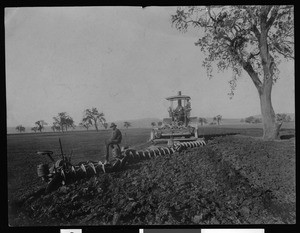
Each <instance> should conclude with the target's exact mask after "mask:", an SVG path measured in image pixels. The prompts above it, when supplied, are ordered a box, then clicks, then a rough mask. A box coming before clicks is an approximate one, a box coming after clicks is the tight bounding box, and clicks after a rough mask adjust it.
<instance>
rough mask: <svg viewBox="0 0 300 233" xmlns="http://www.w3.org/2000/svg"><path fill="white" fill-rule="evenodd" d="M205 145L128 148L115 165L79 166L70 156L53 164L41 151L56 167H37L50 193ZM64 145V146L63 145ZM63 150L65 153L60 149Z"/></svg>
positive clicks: (49, 152)
mask: <svg viewBox="0 0 300 233" xmlns="http://www.w3.org/2000/svg"><path fill="white" fill-rule="evenodd" d="M205 144H206V143H205V141H204V140H202V139H198V140H197V141H188V142H176V143H175V144H174V145H172V146H158V147H157V146H155V147H149V148H146V149H144V150H135V149H126V150H124V151H122V152H121V154H120V155H119V156H118V157H116V158H115V159H114V160H113V162H112V163H108V164H105V163H102V162H101V161H98V162H93V161H87V162H80V163H79V164H77V165H73V164H72V163H71V157H70V156H69V157H67V156H64V155H63V154H62V158H61V159H59V160H57V161H54V159H53V158H52V154H53V152H52V151H40V152H37V153H38V154H39V155H47V156H48V157H49V158H50V159H51V161H52V162H53V165H52V166H51V167H49V165H48V164H40V165H38V166H37V174H38V177H41V178H42V179H43V180H44V181H45V182H47V187H46V190H45V192H46V193H49V192H52V191H54V190H56V189H58V188H59V187H60V186H62V185H67V184H70V183H73V182H75V181H77V180H80V179H83V178H89V177H93V176H96V175H100V174H104V173H111V172H118V171H121V170H122V169H124V168H125V167H126V165H130V164H133V163H137V162H140V161H143V160H147V159H154V158H156V157H159V156H165V155H171V154H174V153H176V152H182V151H184V150H186V149H188V148H195V147H201V146H204V145H205ZM60 145H61V143H60ZM61 151H62V150H61Z"/></svg>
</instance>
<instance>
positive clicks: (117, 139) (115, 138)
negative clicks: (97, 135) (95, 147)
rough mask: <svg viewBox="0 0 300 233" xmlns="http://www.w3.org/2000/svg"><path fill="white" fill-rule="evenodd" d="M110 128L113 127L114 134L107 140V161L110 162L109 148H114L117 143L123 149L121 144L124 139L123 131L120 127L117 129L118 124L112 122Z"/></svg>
mask: <svg viewBox="0 0 300 233" xmlns="http://www.w3.org/2000/svg"><path fill="white" fill-rule="evenodd" d="M110 128H112V130H113V131H112V135H111V138H110V139H109V140H108V142H106V158H105V163H109V148H112V149H113V148H114V145H116V146H117V147H118V149H119V151H121V148H120V146H119V144H120V143H121V141H122V133H121V131H120V130H119V129H117V125H116V124H115V123H111V125H110Z"/></svg>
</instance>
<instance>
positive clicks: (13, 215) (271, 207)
mask: <svg viewBox="0 0 300 233" xmlns="http://www.w3.org/2000/svg"><path fill="white" fill-rule="evenodd" d="M122 132H123V136H124V137H123V143H122V144H123V145H125V144H126V145H136V144H140V143H144V142H145V141H147V139H148V138H149V135H150V129H128V130H122ZM125 134H126V135H125ZM199 134H200V135H201V134H202V135H203V136H205V137H206V139H207V141H208V145H207V146H206V147H203V148H200V149H196V150H195V149H193V150H190V151H187V152H184V153H180V154H176V155H173V156H167V157H162V158H157V159H154V160H149V161H143V162H140V163H138V164H134V165H132V166H129V167H128V168H127V169H125V170H124V171H121V172H118V173H115V174H104V175H102V176H97V177H93V178H91V179H85V180H81V181H78V182H76V183H74V184H71V185H68V186H66V187H62V188H60V189H59V190H57V191H54V192H53V193H50V194H48V195H43V194H39V195H37V196H35V197H31V198H29V199H28V198H27V197H28V196H29V195H30V194H32V193H34V192H36V191H37V190H39V189H40V188H41V187H43V185H45V184H44V183H43V182H42V181H41V180H40V179H39V178H38V177H37V174H36V166H37V164H40V163H45V162H49V161H48V158H44V157H41V156H37V155H36V151H39V150H53V151H54V152H56V153H59V143H58V138H61V141H62V144H63V150H64V152H65V153H70V152H71V150H73V157H72V162H73V163H74V164H77V163H78V162H81V161H87V160H92V161H97V160H103V155H104V142H105V139H106V138H108V137H109V136H110V131H109V130H107V131H106V130H101V131H99V132H96V131H88V132H85V131H80V132H69V133H64V134H57V133H41V134H15V135H7V172H8V173H7V175H8V199H9V200H8V203H9V222H10V225H11V226H26V225H27V226H28V225H29V226H32V225H106V224H120V225H126V224H172V225H173V224H241V223H242V224H249V223H250V224H257V223H259V224H269V223H271V224H276V223H295V138H294V137H293V136H294V135H295V130H294V129H292V128H288V129H287V128H283V129H282V130H281V132H280V135H282V136H283V137H286V138H287V140H280V141H275V142H263V141H261V140H259V139H257V138H255V137H260V136H261V135H262V130H261V129H260V128H254V127H252V128H241V127H237V126H236V127H233V128H229V127H224V126H207V127H201V128H200V129H199ZM222 134H223V135H224V134H239V135H235V136H224V137H217V138H214V136H217V135H222ZM240 135H242V136H240Z"/></svg>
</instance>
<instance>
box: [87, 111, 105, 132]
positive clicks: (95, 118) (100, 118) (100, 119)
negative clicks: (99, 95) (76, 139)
mask: <svg viewBox="0 0 300 233" xmlns="http://www.w3.org/2000/svg"><path fill="white" fill-rule="evenodd" d="M82 122H88V123H89V124H91V125H94V126H95V129H96V130H97V131H98V124H99V123H101V124H102V125H103V124H104V123H105V122H106V120H105V117H104V113H103V112H99V111H98V109H97V108H91V109H86V110H84V117H83V119H82Z"/></svg>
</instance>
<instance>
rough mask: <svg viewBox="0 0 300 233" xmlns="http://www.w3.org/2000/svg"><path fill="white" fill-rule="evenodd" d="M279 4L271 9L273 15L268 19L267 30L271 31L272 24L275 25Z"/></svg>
mask: <svg viewBox="0 0 300 233" xmlns="http://www.w3.org/2000/svg"><path fill="white" fill-rule="evenodd" d="M278 10H279V6H274V8H273V9H272V11H271V17H270V18H269V19H268V20H267V24H266V30H267V31H269V29H270V28H271V26H272V25H273V23H274V21H275V19H276V17H277V15H278Z"/></svg>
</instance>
